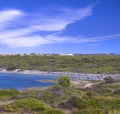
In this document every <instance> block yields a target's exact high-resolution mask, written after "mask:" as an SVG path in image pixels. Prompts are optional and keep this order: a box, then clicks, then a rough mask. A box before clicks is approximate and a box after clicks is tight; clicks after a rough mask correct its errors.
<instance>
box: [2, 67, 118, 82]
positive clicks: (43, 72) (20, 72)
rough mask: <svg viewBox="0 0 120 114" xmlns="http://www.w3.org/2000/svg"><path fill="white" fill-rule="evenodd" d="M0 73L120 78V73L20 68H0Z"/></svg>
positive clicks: (81, 77)
mask: <svg viewBox="0 0 120 114" xmlns="http://www.w3.org/2000/svg"><path fill="white" fill-rule="evenodd" d="M0 73H12V74H33V75H53V76H66V75H67V76H72V77H77V78H79V79H85V80H103V79H104V78H105V77H108V76H111V77H112V78H114V79H120V74H103V73H102V74H92V73H75V72H48V71H38V70H21V69H16V70H13V71H7V70H6V69H1V70H0Z"/></svg>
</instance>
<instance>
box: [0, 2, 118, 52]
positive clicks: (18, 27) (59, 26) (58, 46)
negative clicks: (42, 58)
mask: <svg viewBox="0 0 120 114" xmlns="http://www.w3.org/2000/svg"><path fill="white" fill-rule="evenodd" d="M0 53H7V54H23V53H28V54H29V53H37V54H46V53H49V54H51V53H57V54H58V53H62V54H68V53H82V54H93V53H117V54H120V0H0Z"/></svg>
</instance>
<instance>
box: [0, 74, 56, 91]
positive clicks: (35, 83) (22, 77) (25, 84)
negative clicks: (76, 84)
mask: <svg viewBox="0 0 120 114" xmlns="http://www.w3.org/2000/svg"><path fill="white" fill-rule="evenodd" d="M56 78H58V76H49V75H31V74H8V73H0V89H13V88H15V89H18V90H22V89H25V88H30V87H45V86H51V85H53V83H50V82H44V81H43V80H53V79H56Z"/></svg>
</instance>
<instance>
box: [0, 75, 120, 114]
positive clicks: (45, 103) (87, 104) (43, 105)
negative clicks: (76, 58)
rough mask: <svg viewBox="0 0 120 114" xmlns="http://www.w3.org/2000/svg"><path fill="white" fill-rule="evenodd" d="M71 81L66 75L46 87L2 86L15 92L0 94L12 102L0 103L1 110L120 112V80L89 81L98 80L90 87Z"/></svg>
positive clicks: (84, 113) (20, 113) (29, 113)
mask: <svg viewBox="0 0 120 114" xmlns="http://www.w3.org/2000/svg"><path fill="white" fill-rule="evenodd" d="M61 80H62V81H61ZM68 80H69V81H68ZM59 82H60V83H59ZM69 82H70V78H68V76H63V77H60V79H58V80H57V81H56V84H55V85H54V86H52V87H48V88H45V89H41V88H38V89H35V88H33V89H26V90H24V91H20V92H17V90H16V91H15V90H14V92H13V90H1V93H3V91H5V93H7V92H8V91H9V92H8V93H10V91H11V93H12V94H9V96H7V99H6V100H5V99H3V98H1V100H2V102H4V101H9V100H13V102H12V103H9V104H6V105H5V104H4V105H1V104H0V111H1V113H2V114H9V113H13V114H25V113H27V114H120V89H119V88H120V80H118V81H112V82H109V81H105V80H103V81H97V83H96V82H91V81H90V83H96V84H94V85H93V86H92V87H87V88H78V87H77V88H76V87H75V86H73V85H72V84H71V83H69ZM13 93H14V94H13ZM5 95H6V94H5Z"/></svg>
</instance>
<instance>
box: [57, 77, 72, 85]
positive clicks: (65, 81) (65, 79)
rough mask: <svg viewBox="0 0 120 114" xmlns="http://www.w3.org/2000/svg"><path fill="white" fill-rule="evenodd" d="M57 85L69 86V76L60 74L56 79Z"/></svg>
mask: <svg viewBox="0 0 120 114" xmlns="http://www.w3.org/2000/svg"><path fill="white" fill-rule="evenodd" d="M58 85H60V86H62V87H69V86H70V77H69V76H62V77H60V78H59V79H58Z"/></svg>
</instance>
